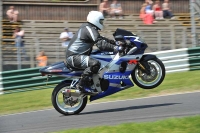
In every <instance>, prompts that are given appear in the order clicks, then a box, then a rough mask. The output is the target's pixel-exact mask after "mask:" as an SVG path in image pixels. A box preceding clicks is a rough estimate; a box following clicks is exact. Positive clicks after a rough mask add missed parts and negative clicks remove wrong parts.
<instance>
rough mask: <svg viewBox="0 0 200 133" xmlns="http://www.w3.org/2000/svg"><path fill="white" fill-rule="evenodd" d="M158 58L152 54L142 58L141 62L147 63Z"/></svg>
mask: <svg viewBox="0 0 200 133" xmlns="http://www.w3.org/2000/svg"><path fill="white" fill-rule="evenodd" d="M156 58H157V57H156V56H155V55H152V54H145V55H143V56H142V58H141V59H140V61H141V62H143V61H144V62H145V61H148V60H151V59H156Z"/></svg>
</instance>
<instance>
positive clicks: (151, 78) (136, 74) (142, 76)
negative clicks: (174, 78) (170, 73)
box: [131, 58, 165, 89]
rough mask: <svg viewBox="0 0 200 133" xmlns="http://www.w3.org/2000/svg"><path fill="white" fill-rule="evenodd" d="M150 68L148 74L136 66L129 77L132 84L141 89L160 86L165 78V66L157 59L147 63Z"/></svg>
mask: <svg viewBox="0 0 200 133" xmlns="http://www.w3.org/2000/svg"><path fill="white" fill-rule="evenodd" d="M147 63H148V65H149V67H150V74H147V73H145V71H143V70H142V68H141V67H139V66H138V65H137V66H136V68H135V69H134V70H133V72H132V74H131V76H132V79H133V81H134V83H135V84H136V85H137V86H139V87H141V88H143V89H153V88H155V87H157V86H158V85H160V84H161V83H162V82H163V80H164V78H165V66H164V64H163V63H162V61H161V60H159V59H158V58H154V59H150V60H148V61H147Z"/></svg>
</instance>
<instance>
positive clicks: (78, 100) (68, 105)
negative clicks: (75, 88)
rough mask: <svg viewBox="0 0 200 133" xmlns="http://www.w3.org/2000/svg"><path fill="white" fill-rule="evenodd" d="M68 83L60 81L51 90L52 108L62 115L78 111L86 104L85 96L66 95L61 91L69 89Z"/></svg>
mask: <svg viewBox="0 0 200 133" xmlns="http://www.w3.org/2000/svg"><path fill="white" fill-rule="evenodd" d="M69 86H70V83H65V82H61V83H60V84H58V85H57V86H56V87H55V88H54V90H53V92H52V97H51V101H52V104H53V106H54V108H55V109H56V110H57V111H58V112H59V113H61V114H63V115H73V114H78V113H80V112H81V111H82V110H83V109H84V108H85V106H86V104H87V96H85V97H83V96H79V97H66V96H64V95H63V93H62V91H64V90H65V89H69Z"/></svg>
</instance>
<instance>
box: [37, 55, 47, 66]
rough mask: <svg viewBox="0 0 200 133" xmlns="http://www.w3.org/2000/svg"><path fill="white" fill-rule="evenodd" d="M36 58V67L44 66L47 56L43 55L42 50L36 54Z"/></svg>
mask: <svg viewBox="0 0 200 133" xmlns="http://www.w3.org/2000/svg"><path fill="white" fill-rule="evenodd" d="M36 60H37V62H38V64H37V66H38V67H45V66H47V60H48V57H47V56H46V55H45V53H44V51H41V52H40V53H39V54H38V56H37V57H36Z"/></svg>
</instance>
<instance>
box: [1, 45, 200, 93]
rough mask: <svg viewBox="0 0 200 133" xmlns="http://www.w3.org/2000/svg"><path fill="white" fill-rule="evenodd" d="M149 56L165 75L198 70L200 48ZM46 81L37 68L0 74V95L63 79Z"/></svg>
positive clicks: (49, 84) (51, 85)
mask: <svg viewBox="0 0 200 133" xmlns="http://www.w3.org/2000/svg"><path fill="white" fill-rule="evenodd" d="M150 54H154V55H156V56H157V57H158V58H160V59H161V60H162V61H163V63H164V65H165V68H166V72H167V73H172V72H180V71H189V70H200V47H197V48H191V49H187V48H183V49H177V50H168V51H161V52H154V53H150ZM46 80H47V79H46V77H42V76H40V73H39V68H30V69H21V70H14V71H5V72H2V73H0V81H1V82H0V94H10V93H15V92H23V91H32V90H38V89H47V88H50V87H54V86H55V84H58V83H59V82H61V80H64V78H62V77H54V76H53V77H52V78H50V79H49V81H48V85H46V83H47V82H46ZM69 80H70V78H69Z"/></svg>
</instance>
